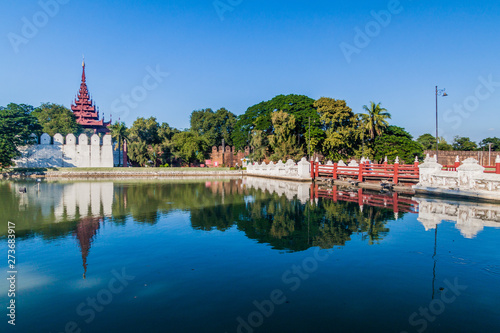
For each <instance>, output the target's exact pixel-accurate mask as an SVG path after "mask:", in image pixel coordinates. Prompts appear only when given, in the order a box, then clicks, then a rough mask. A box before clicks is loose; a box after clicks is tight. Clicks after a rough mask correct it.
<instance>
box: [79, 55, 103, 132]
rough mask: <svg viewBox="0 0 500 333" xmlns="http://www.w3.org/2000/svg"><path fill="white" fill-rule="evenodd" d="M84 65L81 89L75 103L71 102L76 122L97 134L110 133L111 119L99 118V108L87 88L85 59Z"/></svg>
mask: <svg viewBox="0 0 500 333" xmlns="http://www.w3.org/2000/svg"><path fill="white" fill-rule="evenodd" d="M82 67H83V72H82V83H81V84H80V91H78V96H77V97H76V98H75V101H74V104H73V103H72V104H71V111H73V114H74V115H75V117H76V122H77V123H78V124H80V125H81V126H82V127H83V128H85V129H91V130H93V131H94V133H95V134H97V133H104V134H108V133H110V130H109V129H108V126H109V125H111V119H110V121H109V122H105V121H104V117H103V119H100V120H99V108H98V107H96V106H95V104H94V101H93V100H92V99H91V98H90V95H89V90H88V88H87V83H86V77H85V60H84V61H83V62H82Z"/></svg>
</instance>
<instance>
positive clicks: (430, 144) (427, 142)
mask: <svg viewBox="0 0 500 333" xmlns="http://www.w3.org/2000/svg"><path fill="white" fill-rule="evenodd" d="M417 142H418V143H420V144H421V145H422V147H424V149H425V150H432V149H436V137H435V136H433V135H432V134H429V133H426V134H422V135H421V136H419V137H418V138H417Z"/></svg>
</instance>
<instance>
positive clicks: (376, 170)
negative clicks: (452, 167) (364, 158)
mask: <svg viewBox="0 0 500 333" xmlns="http://www.w3.org/2000/svg"><path fill="white" fill-rule="evenodd" d="M340 176H344V177H349V178H354V179H357V180H358V181H360V182H362V181H365V180H370V179H373V180H380V179H391V180H392V182H393V183H394V184H397V183H398V182H399V181H400V180H403V181H414V182H416V181H418V179H419V168H418V162H415V163H414V164H399V163H395V164H387V163H384V164H372V163H361V164H359V166H343V165H340V166H339V165H338V163H334V164H333V165H321V164H319V162H311V177H312V178H313V179H316V178H319V177H325V178H333V179H339V177H340Z"/></svg>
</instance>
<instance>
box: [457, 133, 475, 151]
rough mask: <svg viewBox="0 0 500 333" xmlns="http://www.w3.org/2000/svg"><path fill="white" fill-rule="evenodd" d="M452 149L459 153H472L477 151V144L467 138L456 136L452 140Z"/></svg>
mask: <svg viewBox="0 0 500 333" xmlns="http://www.w3.org/2000/svg"><path fill="white" fill-rule="evenodd" d="M453 149H454V150H460V151H473V150H476V149H477V144H476V143H475V142H473V141H471V140H470V138H468V137H461V136H458V135H457V136H456V137H455V139H454V140H453Z"/></svg>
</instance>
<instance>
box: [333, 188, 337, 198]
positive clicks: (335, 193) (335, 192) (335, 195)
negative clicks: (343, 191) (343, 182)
mask: <svg viewBox="0 0 500 333" xmlns="http://www.w3.org/2000/svg"><path fill="white" fill-rule="evenodd" d="M333 202H337V186H333Z"/></svg>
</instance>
